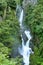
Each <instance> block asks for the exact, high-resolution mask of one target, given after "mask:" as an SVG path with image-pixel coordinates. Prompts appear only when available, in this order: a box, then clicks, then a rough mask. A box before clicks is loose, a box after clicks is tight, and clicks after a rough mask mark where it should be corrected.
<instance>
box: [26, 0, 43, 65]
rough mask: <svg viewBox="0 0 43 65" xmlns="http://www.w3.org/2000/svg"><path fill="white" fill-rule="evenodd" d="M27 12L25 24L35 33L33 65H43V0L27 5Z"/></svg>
mask: <svg viewBox="0 0 43 65" xmlns="http://www.w3.org/2000/svg"><path fill="white" fill-rule="evenodd" d="M25 12H26V18H25V24H26V25H27V27H30V30H31V33H32V35H33V44H34V55H33V56H31V65H33V63H34V65H43V0H38V3H37V5H35V6H31V5H29V6H27V8H26V10H25Z"/></svg>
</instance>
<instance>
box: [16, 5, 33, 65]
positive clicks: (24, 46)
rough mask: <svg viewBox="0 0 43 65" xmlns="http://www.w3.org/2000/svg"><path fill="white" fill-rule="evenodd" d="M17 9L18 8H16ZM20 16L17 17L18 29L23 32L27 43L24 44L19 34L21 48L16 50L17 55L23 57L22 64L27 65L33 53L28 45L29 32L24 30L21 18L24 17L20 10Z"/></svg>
mask: <svg viewBox="0 0 43 65" xmlns="http://www.w3.org/2000/svg"><path fill="white" fill-rule="evenodd" d="M17 7H18V6H17ZM18 8H19V7H18ZM19 13H20V16H19V24H20V28H21V30H22V31H24V32H23V33H24V34H25V35H26V37H27V39H28V40H27V41H26V43H25V40H24V38H23V35H22V34H23V33H22V34H21V39H22V48H20V47H19V48H18V49H19V53H20V54H21V55H22V56H23V62H24V65H29V63H30V62H29V58H30V54H31V53H33V51H32V49H31V48H30V47H29V45H30V40H31V38H32V37H31V35H30V31H29V30H24V28H23V27H24V26H23V16H24V11H23V9H22V8H21V12H19Z"/></svg>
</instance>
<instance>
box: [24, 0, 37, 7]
mask: <svg viewBox="0 0 43 65" xmlns="http://www.w3.org/2000/svg"><path fill="white" fill-rule="evenodd" d="M36 3H37V0H24V1H23V7H26V6H27V5H28V4H32V5H35V4H36Z"/></svg>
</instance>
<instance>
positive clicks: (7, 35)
mask: <svg viewBox="0 0 43 65" xmlns="http://www.w3.org/2000/svg"><path fill="white" fill-rule="evenodd" d="M17 4H20V5H21V4H22V0H0V65H21V62H22V59H21V58H20V57H19V56H17V57H16V58H12V57H11V52H12V47H13V45H14V48H15V44H16V48H17V45H19V44H20V42H21V40H20V33H19V31H20V27H19V23H18V20H17V17H16V5H17ZM25 13H26V14H25V15H26V17H25V21H24V23H25V24H26V26H27V28H30V31H31V33H32V35H33V41H32V43H33V45H34V48H33V50H34V54H33V55H31V57H30V61H31V63H30V65H43V0H38V3H37V5H35V6H31V5H28V6H27V7H26V8H25Z"/></svg>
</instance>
